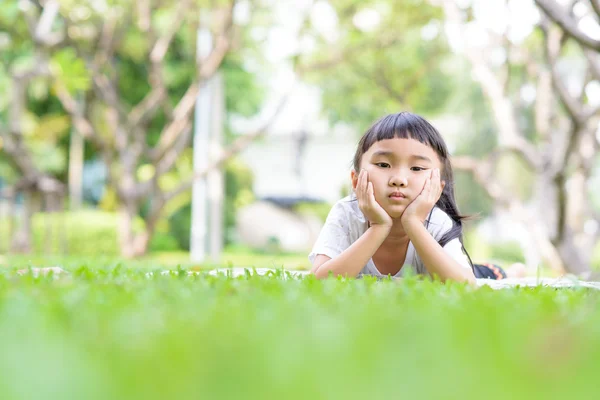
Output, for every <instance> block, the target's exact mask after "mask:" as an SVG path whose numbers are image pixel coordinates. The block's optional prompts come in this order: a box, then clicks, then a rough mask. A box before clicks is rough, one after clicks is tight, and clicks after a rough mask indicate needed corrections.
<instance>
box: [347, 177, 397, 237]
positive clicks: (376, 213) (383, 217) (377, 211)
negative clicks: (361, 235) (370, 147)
mask: <svg viewBox="0 0 600 400" xmlns="http://www.w3.org/2000/svg"><path fill="white" fill-rule="evenodd" d="M374 193H375V192H374V191H373V183H372V182H369V177H368V173H367V171H366V170H364V169H362V170H361V171H360V173H359V174H358V182H357V184H356V198H357V199H358V207H359V208H360V211H362V213H363V214H364V215H365V217H366V218H367V220H368V221H369V222H370V223H371V225H383V226H388V227H391V226H392V217H390V215H389V214H388V213H387V212H386V211H385V210H384V209H383V207H381V204H379V203H378V202H377V200H375V194H374Z"/></svg>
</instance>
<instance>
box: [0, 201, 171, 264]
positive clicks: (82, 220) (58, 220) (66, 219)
mask: <svg viewBox="0 0 600 400" xmlns="http://www.w3.org/2000/svg"><path fill="white" fill-rule="evenodd" d="M134 224H135V226H134V229H135V232H141V231H142V229H143V226H144V225H143V224H144V223H143V221H142V220H141V219H139V218H138V219H136V221H135V223H134ZM118 227H119V216H118V214H117V213H114V212H107V211H99V210H83V211H68V212H62V213H36V214H34V216H33V227H32V230H33V231H32V232H33V235H32V240H33V242H32V245H33V248H32V250H33V254H46V255H51V254H64V253H65V252H66V254H69V255H70V256H88V257H94V256H108V257H116V256H118V255H119V254H120V248H119V241H118V240H119V238H118ZM8 232H9V227H8V220H7V219H6V218H5V217H4V218H2V219H0V238H3V239H4V238H7V237H8ZM178 249H179V247H178V245H177V242H176V240H175V239H174V238H173V237H171V236H170V234H169V233H168V232H164V231H161V230H158V232H157V233H156V237H155V238H153V240H152V241H151V243H150V250H151V251H173V250H178ZM2 250H6V242H3V243H2Z"/></svg>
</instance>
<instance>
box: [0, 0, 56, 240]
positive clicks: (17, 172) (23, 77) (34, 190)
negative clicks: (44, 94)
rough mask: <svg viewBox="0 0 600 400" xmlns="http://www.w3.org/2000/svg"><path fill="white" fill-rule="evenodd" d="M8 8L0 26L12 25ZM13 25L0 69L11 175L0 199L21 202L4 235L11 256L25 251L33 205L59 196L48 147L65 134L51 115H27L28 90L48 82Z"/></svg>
mask: <svg viewBox="0 0 600 400" xmlns="http://www.w3.org/2000/svg"><path fill="white" fill-rule="evenodd" d="M12 6H13V7H10V5H8V6H6V7H4V6H3V9H2V13H1V14H0V26H4V25H6V24H7V23H8V21H10V20H12V21H11V22H10V23H14V20H15V19H16V16H15V11H16V4H12ZM15 25H16V29H15V35H13V36H12V37H10V38H7V37H4V39H5V43H4V48H3V49H2V52H3V65H1V66H0V82H3V85H2V86H4V90H3V92H4V93H5V94H8V96H5V97H4V101H2V102H0V148H1V149H2V152H1V154H2V156H1V157H0V163H1V164H4V165H8V166H9V167H10V169H11V172H12V173H10V174H5V177H6V176H7V175H8V181H9V184H10V186H9V187H7V188H4V189H3V191H2V192H3V193H2V194H3V196H2V197H6V198H7V199H8V201H9V202H10V203H12V202H14V201H15V196H16V195H17V194H18V193H21V194H23V195H24V200H25V201H24V203H25V204H24V219H23V221H22V223H21V225H20V227H19V230H18V231H17V232H16V234H15V233H13V232H10V236H11V238H12V243H11V246H10V247H11V249H12V250H13V251H20V252H28V251H30V250H31V221H32V216H33V212H34V208H35V203H38V202H39V201H40V200H41V201H44V202H46V203H56V198H57V197H58V198H60V197H62V196H63V195H64V185H63V184H62V183H61V182H60V181H59V180H58V179H56V178H55V177H54V176H53V174H52V172H54V171H53V170H54V169H56V168H55V167H56V165H54V164H53V162H52V160H56V159H57V158H56V157H52V155H53V154H54V155H56V152H55V151H53V149H52V144H53V143H54V142H56V139H57V137H60V134H61V132H62V131H64V130H65V127H66V121H64V119H63V120H61V118H60V116H58V115H56V114H49V116H48V118H46V119H45V120H44V119H38V118H36V116H35V115H32V114H31V113H29V110H28V107H27V106H28V104H27V100H28V93H29V91H30V90H31V88H32V86H34V85H35V84H36V83H39V82H40V80H41V79H44V78H47V77H49V76H50V74H51V72H50V69H49V67H48V63H47V62H46V59H45V56H44V55H43V54H41V53H39V52H37V51H36V50H35V49H34V48H32V46H30V42H28V41H27V40H25V39H24V38H25V36H26V35H27V32H26V31H25V29H24V28H25V27H24V26H23V25H21V24H15ZM47 29H48V26H47V25H46V24H41V25H40V26H38V28H37V30H36V33H35V34H36V35H38V36H40V37H41V36H45V35H46V33H47ZM42 131H45V132H47V133H48V134H47V135H45V137H44V139H45V140H41V141H36V140H35V138H36V137H39V136H42V134H41V132H42ZM36 145H37V146H36ZM41 153H45V154H46V157H45V158H44V159H40V158H38V157H36V156H35V155H36V154H41ZM59 164H60V161H59ZM4 169H5V170H6V168H4ZM58 169H60V166H59V167H58ZM52 207H53V208H56V207H57V205H56V204H52ZM11 227H12V224H11ZM9 230H10V231H12V229H9Z"/></svg>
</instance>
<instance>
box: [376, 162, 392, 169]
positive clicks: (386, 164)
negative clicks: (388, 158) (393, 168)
mask: <svg viewBox="0 0 600 400" xmlns="http://www.w3.org/2000/svg"><path fill="white" fill-rule="evenodd" d="M375 165H377V166H378V167H381V168H389V167H390V164H388V163H385V162H378V163H375Z"/></svg>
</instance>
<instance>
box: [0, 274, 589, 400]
mask: <svg viewBox="0 0 600 400" xmlns="http://www.w3.org/2000/svg"><path fill="white" fill-rule="evenodd" d="M70 270H71V273H70V274H69V275H68V276H61V277H58V278H56V277H38V278H36V277H33V276H31V275H25V276H17V275H15V274H14V273H13V272H12V269H11V268H9V269H2V270H0V339H1V341H0V353H1V354H2V357H0V398H1V399H11V400H12V399H118V398H123V399H144V400H146V399H166V398H169V399H186V398H194V399H201V398H202V399H215V398H223V399H241V398H245V399H246V398H252V399H278V400H283V399H361V400H364V399H365V398H372V399H379V398H382V399H390V398H407V399H413V398H430V399H480V398H486V399H507V398H510V399H521V398H522V399H535V398H540V399H554V398H556V399H558V398H565V397H572V398H596V396H597V387H598V386H597V376H598V373H599V371H600V363H599V362H598V360H600V292H598V291H591V290H586V289H562V290H556V289H552V288H533V289H525V288H521V289H518V288H517V289H510V290H508V289H507V290H498V291H494V290H492V289H489V288H480V289H473V288H469V287H465V286H463V285H459V284H448V285H443V284H440V283H438V282H429V281H419V280H417V279H405V280H402V281H387V280H386V281H377V280H374V279H361V280H343V279H328V280H325V281H317V280H315V279H314V278H313V277H307V278H302V279H292V278H290V277H289V276H287V277H286V275H285V274H283V273H281V272H279V273H276V274H273V275H272V276H263V277H260V276H251V275H250V274H249V275H248V276H242V277H239V278H235V279H233V278H227V277H224V276H219V277H215V276H208V275H204V274H201V275H198V276H188V275H187V273H186V271H185V270H181V271H180V272H179V273H178V272H173V273H172V274H170V275H160V274H153V275H149V274H148V271H149V269H148V268H133V267H129V266H128V267H125V266H120V267H116V268H115V267H111V268H100V267H99V266H98V265H93V266H87V267H84V266H80V267H72V268H70Z"/></svg>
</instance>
